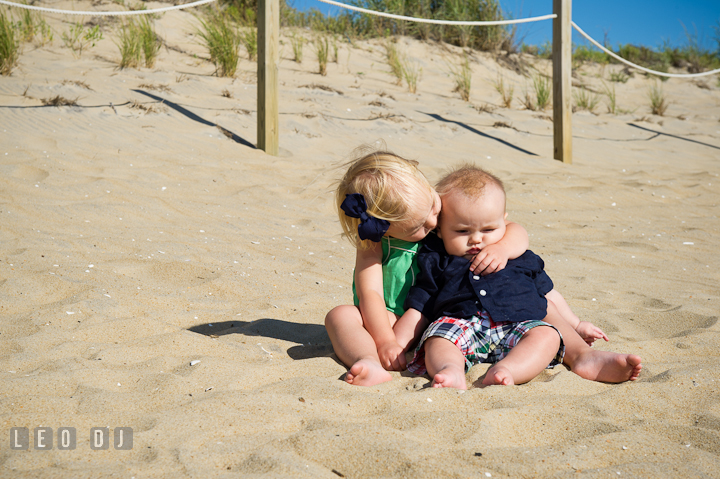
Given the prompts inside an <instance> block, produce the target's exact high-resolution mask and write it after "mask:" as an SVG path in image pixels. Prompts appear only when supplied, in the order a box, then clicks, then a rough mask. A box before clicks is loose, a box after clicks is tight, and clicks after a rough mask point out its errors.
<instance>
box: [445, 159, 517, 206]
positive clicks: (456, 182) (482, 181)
mask: <svg viewBox="0 0 720 479" xmlns="http://www.w3.org/2000/svg"><path fill="white" fill-rule="evenodd" d="M488 185H495V186H497V187H498V188H500V190H501V191H502V192H503V194H505V185H503V182H502V180H501V179H500V178H498V177H497V176H495V175H493V174H492V173H490V172H488V171H485V170H483V169H482V168H480V167H477V166H475V165H473V164H470V163H467V164H464V165H462V166H460V167H458V168H456V169H454V170H453V171H451V172H450V173H448V174H447V175H445V177H443V178H442V179H441V180H440V181H438V184H437V185H436V186H435V190H436V191H437V192H438V194H439V195H440V196H441V197H442V196H444V195H446V194H448V193H450V192H451V191H459V192H461V193H463V194H464V195H465V196H467V197H468V198H478V197H480V196H482V194H483V191H485V187H486V186H488Z"/></svg>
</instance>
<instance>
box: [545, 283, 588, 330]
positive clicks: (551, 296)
mask: <svg viewBox="0 0 720 479" xmlns="http://www.w3.org/2000/svg"><path fill="white" fill-rule="evenodd" d="M545 297H546V298H547V299H548V301H552V302H553V304H554V305H555V307H556V308H557V310H558V313H560V316H562V318H563V319H564V320H565V321H567V322H568V323H569V324H570V326H572V327H573V328H575V327H577V325H578V323H579V322H580V318H578V317H577V315H576V314H575V313H573V311H572V309H570V305H569V304H568V302H567V301H565V298H564V297H563V295H562V294H560V292H558V291H557V290H555V289H553V290H551V291H550V292H549V293H548V294H546V295H545Z"/></svg>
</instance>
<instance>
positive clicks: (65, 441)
mask: <svg viewBox="0 0 720 479" xmlns="http://www.w3.org/2000/svg"><path fill="white" fill-rule="evenodd" d="M111 439H112V440H111ZM53 440H55V445H56V447H57V449H60V450H73V449H75V448H76V447H77V431H76V430H75V428H74V427H59V428H58V430H57V434H53V430H52V428H51V427H36V428H35V429H33V436H32V447H33V449H35V450H36V451H49V450H51V449H52V448H53ZM111 442H112V445H113V448H114V449H120V450H123V451H127V450H130V449H132V448H133V430H132V428H131V427H116V428H115V429H113V434H112V438H111V437H110V428H109V427H93V428H90V449H92V450H94V451H100V450H104V449H110V443H111ZM10 449H12V450H15V451H27V450H28V449H30V430H29V429H28V428H26V427H13V428H10Z"/></svg>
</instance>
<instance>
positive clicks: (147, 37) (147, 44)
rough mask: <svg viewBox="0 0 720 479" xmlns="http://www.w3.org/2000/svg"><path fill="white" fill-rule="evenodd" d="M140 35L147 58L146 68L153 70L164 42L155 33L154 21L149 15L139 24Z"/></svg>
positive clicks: (141, 44)
mask: <svg viewBox="0 0 720 479" xmlns="http://www.w3.org/2000/svg"><path fill="white" fill-rule="evenodd" d="M138 33H139V36H140V46H141V48H142V53H143V56H144V57H145V67H146V68H152V67H154V66H155V61H156V60H157V56H158V53H159V52H160V47H161V46H162V42H161V41H160V38H159V37H158V35H157V33H155V26H154V25H153V22H152V19H150V18H148V16H147V15H145V16H142V17H141V18H140V20H139V22H138Z"/></svg>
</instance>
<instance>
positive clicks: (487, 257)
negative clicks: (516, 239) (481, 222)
mask: <svg viewBox="0 0 720 479" xmlns="http://www.w3.org/2000/svg"><path fill="white" fill-rule="evenodd" d="M508 259H509V256H508V254H507V251H506V250H505V248H503V246H502V245H501V244H500V243H496V244H491V245H488V246H486V247H484V248H483V249H482V251H480V252H479V253H478V254H476V255H475V257H474V258H473V260H472V262H471V263H470V271H472V272H473V273H475V274H479V275H482V276H485V275H487V274H490V273H496V272H498V271H500V270H502V269H505V266H507V262H508Z"/></svg>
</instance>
